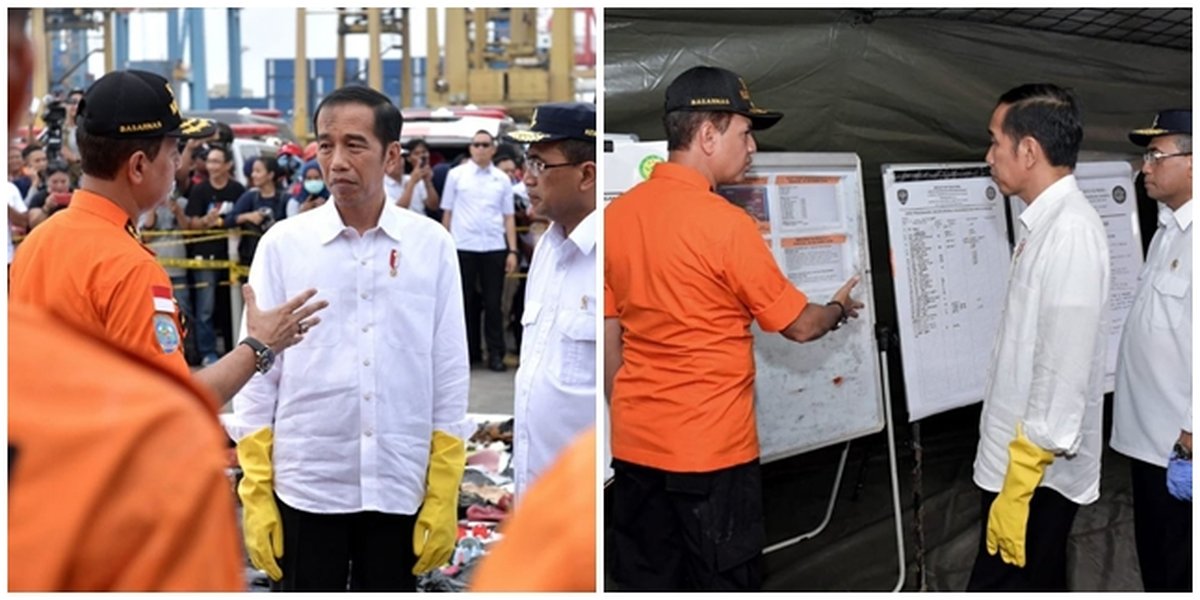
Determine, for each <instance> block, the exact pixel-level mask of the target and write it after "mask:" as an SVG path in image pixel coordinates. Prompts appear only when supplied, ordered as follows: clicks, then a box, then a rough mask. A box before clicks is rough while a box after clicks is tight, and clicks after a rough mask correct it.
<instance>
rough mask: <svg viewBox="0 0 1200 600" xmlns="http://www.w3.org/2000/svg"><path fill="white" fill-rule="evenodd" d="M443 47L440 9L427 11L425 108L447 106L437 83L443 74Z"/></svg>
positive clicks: (428, 9)
mask: <svg viewBox="0 0 1200 600" xmlns="http://www.w3.org/2000/svg"><path fill="white" fill-rule="evenodd" d="M441 56H442V47H441V44H439V43H438V9H436V8H427V9H425V106H428V107H429V108H435V107H437V106H438V105H441V104H445V103H446V100H445V96H443V95H442V93H441V92H439V91H438V88H437V81H438V77H440V76H441V73H442V68H441V65H442V61H441Z"/></svg>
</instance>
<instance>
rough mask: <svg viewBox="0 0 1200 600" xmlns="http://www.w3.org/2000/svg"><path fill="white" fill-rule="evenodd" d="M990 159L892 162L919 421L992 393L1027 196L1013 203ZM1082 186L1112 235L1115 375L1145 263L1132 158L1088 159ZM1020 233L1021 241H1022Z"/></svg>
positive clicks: (904, 314) (888, 191) (904, 326)
mask: <svg viewBox="0 0 1200 600" xmlns="http://www.w3.org/2000/svg"><path fill="white" fill-rule="evenodd" d="M989 173H990V172H989V170H988V168H987V166H986V165H985V164H984V163H954V164H910V165H883V193H884V204H885V207H886V212H887V220H888V238H889V243H890V255H891V258H892V272H893V279H894V281H895V289H896V313H897V317H898V321H899V322H898V325H899V331H900V353H901V359H902V363H903V367H904V368H903V371H904V388H905V395H906V402H907V406H908V413H909V419H910V421H916V420H919V419H923V418H925V417H928V416H930V415H934V414H938V413H941V412H945V411H947V410H951V409H954V408H958V407H961V406H966V405H969V404H974V403H976V402H979V401H981V400H982V399H983V394H984V386H985V384H986V378H987V374H988V372H989V370H990V369H991V367H992V365H991V360H992V358H991V353H992V341H993V340H994V339H995V337H996V335H997V334H998V329H999V327H1000V318H1001V316H1002V314H1003V310H1004V302H1005V296H1006V292H1007V288H1008V275H1009V269H1010V265H1011V262H1012V248H1013V245H1011V244H1010V239H1012V237H1013V235H1017V236H1018V238H1019V235H1020V234H1019V233H1018V234H1012V235H1010V232H1020V231H1021V227H1019V226H1017V225H1018V223H1017V220H1016V219H1017V218H1018V217H1019V214H1020V211H1022V210H1023V209H1024V207H1025V203H1024V202H1023V201H1022V200H1021V199H1020V198H1016V197H1014V198H1009V199H1008V204H1009V207H1010V209H1011V210H1010V212H1011V219H1010V218H1008V217H1006V216H1005V206H1004V204H1005V201H1004V198H1003V196H1002V195H1001V194H1000V192H999V190H998V188H997V187H996V185H995V183H994V182H993V181H992V179H991V176H990V174H989ZM1075 175H1076V178H1077V179H1078V180H1079V185H1080V189H1082V190H1083V191H1084V194H1085V195H1086V196H1087V197H1088V199H1089V200H1090V201H1091V202H1092V205H1093V206H1095V207H1096V209H1097V212H1098V213H1099V214H1100V217H1101V219H1102V220H1103V221H1104V224H1105V228H1106V231H1107V233H1108V245H1109V254H1110V261H1111V263H1112V264H1111V273H1112V276H1111V279H1112V282H1111V284H1110V297H1109V310H1110V311H1111V312H1110V320H1109V326H1110V330H1109V336H1108V340H1109V343H1108V365H1107V366H1108V369H1107V372H1108V377H1107V378H1106V391H1112V387H1113V374H1114V373H1115V370H1116V352H1117V344H1118V343H1119V341H1120V334H1121V326H1122V324H1123V323H1124V320H1125V315H1126V314H1127V313H1128V311H1129V307H1130V306H1131V305H1132V303H1133V296H1134V293H1135V291H1136V289H1137V275H1138V272H1139V271H1140V270H1141V264H1142V251H1141V234H1140V231H1139V228H1138V221H1137V206H1136V204H1137V202H1136V196H1135V193H1134V188H1133V179H1132V171H1131V169H1130V166H1129V163H1126V162H1123V161H1115V162H1086V163H1079V164H1078V166H1077V168H1076V171H1075ZM1014 241H1019V239H1018V240H1014Z"/></svg>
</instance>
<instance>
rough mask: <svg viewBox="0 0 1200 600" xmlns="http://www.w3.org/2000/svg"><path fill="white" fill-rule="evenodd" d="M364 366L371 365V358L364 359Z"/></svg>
mask: <svg viewBox="0 0 1200 600" xmlns="http://www.w3.org/2000/svg"><path fill="white" fill-rule="evenodd" d="M363 366H364V367H369V366H371V359H369V358H368V359H366V360H364V361H363Z"/></svg>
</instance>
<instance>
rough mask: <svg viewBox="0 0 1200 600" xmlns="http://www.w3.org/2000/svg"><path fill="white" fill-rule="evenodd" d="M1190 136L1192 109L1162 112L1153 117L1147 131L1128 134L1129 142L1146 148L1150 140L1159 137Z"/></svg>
mask: <svg viewBox="0 0 1200 600" xmlns="http://www.w3.org/2000/svg"><path fill="white" fill-rule="evenodd" d="M1180 133H1183V134H1187V135H1192V109H1190V108H1175V109H1171V110H1164V111H1162V112H1160V113H1158V114H1157V115H1155V116H1154V123H1153V124H1152V125H1150V127H1149V128H1147V129H1134V130H1133V131H1131V132H1129V141H1131V142H1133V143H1135V144H1137V145H1139V146H1147V145H1149V144H1150V140H1151V139H1152V138H1156V137H1158V136H1160V135H1175V134H1180Z"/></svg>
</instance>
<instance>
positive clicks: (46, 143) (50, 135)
mask: <svg viewBox="0 0 1200 600" xmlns="http://www.w3.org/2000/svg"><path fill="white" fill-rule="evenodd" d="M42 121H43V122H44V123H45V124H46V128H45V129H43V130H42V135H41V136H40V138H41V141H42V146H43V147H44V148H45V149H46V159H47V160H49V161H51V162H53V161H55V160H59V159H61V158H62V145H63V124H64V123H66V122H67V105H66V103H64V102H63V100H62V98H57V97H54V96H47V97H46V109H45V110H44V111H43V112H42Z"/></svg>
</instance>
